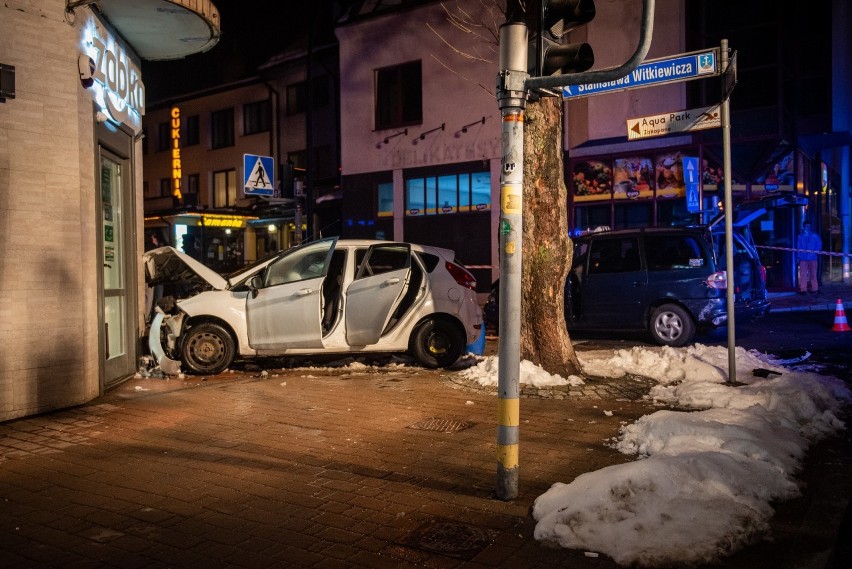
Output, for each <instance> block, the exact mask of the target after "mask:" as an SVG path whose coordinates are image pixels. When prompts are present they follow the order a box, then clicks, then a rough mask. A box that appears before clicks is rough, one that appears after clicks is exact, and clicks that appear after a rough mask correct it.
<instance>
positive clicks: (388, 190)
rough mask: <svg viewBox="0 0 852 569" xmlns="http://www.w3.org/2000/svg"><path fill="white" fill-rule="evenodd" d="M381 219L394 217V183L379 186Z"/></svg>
mask: <svg viewBox="0 0 852 569" xmlns="http://www.w3.org/2000/svg"><path fill="white" fill-rule="evenodd" d="M378 194H379V212H378V213H379V217H390V216H392V215H393V183H392V182H388V183H386V184H379V186H378Z"/></svg>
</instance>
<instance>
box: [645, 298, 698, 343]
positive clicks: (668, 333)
mask: <svg viewBox="0 0 852 569" xmlns="http://www.w3.org/2000/svg"><path fill="white" fill-rule="evenodd" d="M649 328H650V331H651V336H653V338H654V341H655V342H657V343H658V344H662V345H663V346H675V347H677V346H683V345H685V344H688V343H689V342H691V341H692V338H693V337H694V336H695V323H694V322H693V321H692V317H691V316H690V315H689V313H688V312H687V311H686V310H684V309H683V308H681V307H680V306H678V305H677V304H664V305H662V306H660V307H658V308H656V309H655V310H654V311H653V312H652V313H651V322H650V326H649Z"/></svg>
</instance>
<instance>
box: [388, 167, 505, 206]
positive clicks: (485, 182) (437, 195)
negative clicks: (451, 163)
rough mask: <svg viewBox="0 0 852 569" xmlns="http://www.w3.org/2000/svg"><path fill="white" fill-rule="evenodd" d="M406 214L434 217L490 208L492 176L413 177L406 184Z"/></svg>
mask: <svg viewBox="0 0 852 569" xmlns="http://www.w3.org/2000/svg"><path fill="white" fill-rule="evenodd" d="M405 200H406V201H405V204H406V205H405V214H406V215H408V216H412V215H433V214H448V213H458V212H469V211H487V210H490V209H491V173H490V172H475V173H473V174H452V175H447V176H430V177H427V178H411V179H409V180H406V182H405Z"/></svg>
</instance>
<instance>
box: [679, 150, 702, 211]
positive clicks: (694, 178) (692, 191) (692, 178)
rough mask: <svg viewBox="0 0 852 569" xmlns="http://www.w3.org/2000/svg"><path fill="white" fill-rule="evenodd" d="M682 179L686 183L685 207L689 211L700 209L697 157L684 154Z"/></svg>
mask: <svg viewBox="0 0 852 569" xmlns="http://www.w3.org/2000/svg"><path fill="white" fill-rule="evenodd" d="M682 162H683V181H684V183H685V184H686V209H687V210H689V211H691V212H693V213H694V212H697V211H699V210H701V200H700V199H699V195H698V177H699V172H698V158H695V157H687V156H684V157H683V158H682Z"/></svg>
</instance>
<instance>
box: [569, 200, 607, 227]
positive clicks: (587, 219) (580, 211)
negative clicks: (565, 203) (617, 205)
mask: <svg viewBox="0 0 852 569" xmlns="http://www.w3.org/2000/svg"><path fill="white" fill-rule="evenodd" d="M611 226H612V219H611V213H610V206H609V202H607V203H606V204H602V205H586V206H582V207H577V208H575V209H574V227H575V228H576V229H575V232H576V233H579V234H582V233H588V232H590V231H593V230H595V229H598V228H603V227H611Z"/></svg>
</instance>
